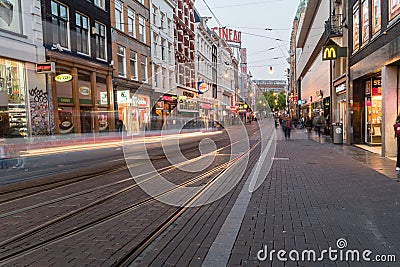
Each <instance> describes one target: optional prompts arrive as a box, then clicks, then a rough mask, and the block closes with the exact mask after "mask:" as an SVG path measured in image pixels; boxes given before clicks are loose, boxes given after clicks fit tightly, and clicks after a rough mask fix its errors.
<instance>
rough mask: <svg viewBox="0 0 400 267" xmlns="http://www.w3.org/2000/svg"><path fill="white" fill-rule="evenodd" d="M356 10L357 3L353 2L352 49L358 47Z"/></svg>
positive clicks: (358, 20)
mask: <svg viewBox="0 0 400 267" xmlns="http://www.w3.org/2000/svg"><path fill="white" fill-rule="evenodd" d="M358 11H359V7H358V4H355V5H354V6H353V51H357V50H358V48H359V47H360V43H359V42H360V41H359V40H360V39H359V36H360V17H359V14H358Z"/></svg>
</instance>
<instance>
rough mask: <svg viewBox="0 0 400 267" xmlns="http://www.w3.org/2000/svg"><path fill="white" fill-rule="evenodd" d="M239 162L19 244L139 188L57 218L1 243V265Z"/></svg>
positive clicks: (118, 193)
mask: <svg viewBox="0 0 400 267" xmlns="http://www.w3.org/2000/svg"><path fill="white" fill-rule="evenodd" d="M237 160H238V158H235V159H233V160H231V161H228V162H226V163H224V164H220V165H218V166H217V167H215V168H213V169H211V170H209V171H208V172H206V173H203V174H201V175H197V176H196V177H194V178H192V179H190V180H188V181H185V182H183V183H181V184H178V185H176V186H174V187H173V188H172V189H170V190H167V191H165V192H162V193H160V194H158V195H156V196H154V197H147V198H145V199H144V200H141V201H139V202H137V203H135V204H133V205H130V206H128V207H126V208H124V209H122V210H120V211H117V212H114V213H111V214H109V215H107V216H104V217H101V218H98V219H95V220H93V221H91V222H88V223H86V224H83V225H78V226H77V225H75V226H74V227H72V229H68V230H66V231H63V232H61V233H60V232H59V233H57V234H56V235H54V236H52V237H50V238H44V239H46V240H43V241H40V242H36V243H34V244H32V245H29V246H27V247H24V246H21V245H19V244H17V243H18V242H19V241H23V240H24V239H26V238H28V237H32V236H34V235H36V234H38V233H40V232H42V231H43V230H45V229H48V228H49V227H50V226H52V227H54V226H55V224H57V223H58V222H62V221H65V220H67V219H72V218H73V217H74V216H76V215H77V214H79V213H82V212H83V211H85V210H87V209H89V208H91V207H94V206H98V205H100V204H102V203H104V202H106V201H107V200H109V199H111V198H114V197H116V196H118V195H120V194H122V193H124V192H127V191H129V190H132V189H133V188H137V186H138V185H137V184H135V185H132V186H130V187H127V188H125V189H123V190H120V191H118V192H115V193H114V194H112V195H109V196H107V197H106V198H103V199H100V200H97V201H95V202H93V203H91V204H89V205H86V206H85V207H82V208H80V209H79V210H75V211H73V212H71V213H68V214H65V215H64V216H61V217H59V218H56V219H54V220H52V221H49V222H47V223H45V224H42V225H40V226H38V227H36V228H35V229H32V230H30V231H28V232H25V233H22V234H20V235H18V236H15V237H13V238H11V239H8V240H6V241H4V242H1V243H0V247H1V248H2V249H3V252H2V256H0V264H6V263H8V262H9V261H12V260H13V259H16V258H19V257H22V256H24V255H26V254H29V253H30V252H32V251H35V250H37V249H40V248H42V247H44V246H47V245H50V244H52V243H54V242H57V241H59V240H62V239H64V238H67V237H70V236H72V235H76V234H78V233H80V232H83V231H85V230H87V229H89V228H92V227H95V226H97V225H99V224H101V223H103V222H106V221H108V220H113V219H117V218H118V217H119V216H121V215H123V214H126V213H128V212H130V211H133V210H135V209H138V208H140V207H143V206H144V205H146V204H151V203H152V202H154V201H157V200H156V198H158V197H163V196H165V195H168V194H172V193H174V192H176V191H177V190H178V189H180V188H181V187H182V186H190V185H192V184H194V183H196V182H199V181H201V180H203V179H206V178H208V177H210V176H211V175H213V174H216V176H215V177H218V175H219V174H220V173H222V172H223V171H224V170H226V169H227V168H228V166H230V165H232V164H233V163H234V162H236V161H237ZM149 179H150V178H149ZM214 179H215V178H214ZM42 238H43V237H42ZM40 239H41V238H36V239H35V240H40ZM10 245H14V247H18V248H20V249H19V250H18V249H16V250H14V251H12V252H10V253H7V252H6V251H4V249H5V248H6V247H7V246H10ZM21 247H22V249H21Z"/></svg>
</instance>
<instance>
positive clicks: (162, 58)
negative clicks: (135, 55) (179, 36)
mask: <svg viewBox="0 0 400 267" xmlns="http://www.w3.org/2000/svg"><path fill="white" fill-rule="evenodd" d="M166 50H167V49H166V47H165V39H161V60H165V59H166V56H165V51H166Z"/></svg>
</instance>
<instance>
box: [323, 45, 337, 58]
mask: <svg viewBox="0 0 400 267" xmlns="http://www.w3.org/2000/svg"><path fill="white" fill-rule="evenodd" d="M337 50H338V47H337V46H336V45H328V46H324V47H323V48H322V60H332V59H336V58H337V57H338V55H337V52H338V51H337Z"/></svg>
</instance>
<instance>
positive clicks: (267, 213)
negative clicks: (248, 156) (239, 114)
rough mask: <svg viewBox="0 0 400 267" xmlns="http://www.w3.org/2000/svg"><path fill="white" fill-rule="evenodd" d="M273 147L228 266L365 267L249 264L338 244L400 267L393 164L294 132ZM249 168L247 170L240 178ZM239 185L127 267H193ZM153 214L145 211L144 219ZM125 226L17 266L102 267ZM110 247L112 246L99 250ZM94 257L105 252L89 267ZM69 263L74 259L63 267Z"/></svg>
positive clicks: (131, 223)
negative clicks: (261, 255)
mask: <svg viewBox="0 0 400 267" xmlns="http://www.w3.org/2000/svg"><path fill="white" fill-rule="evenodd" d="M250 127H253V126H250ZM277 138H278V140H277V148H276V155H275V161H274V163H273V165H272V168H271V170H270V172H269V173H268V174H266V173H265V174H264V175H266V176H267V178H266V180H265V181H264V182H263V184H262V185H261V186H260V188H258V190H256V191H255V192H253V194H252V197H251V199H250V202H249V205H248V206H247V209H246V212H245V215H244V217H243V218H236V219H237V220H242V222H241V227H240V230H239V233H238V235H237V237H236V240H235V243H234V244H233V248H232V250H231V251H226V253H229V254H230V257H229V261H228V263H227V265H228V266H307V267H308V266H365V265H366V263H365V262H351V261H348V262H344V261H328V260H325V261H322V262H303V261H299V262H295V261H287V262H282V261H278V260H277V258H276V253H275V254H274V255H275V257H274V258H273V261H272V262H271V261H270V260H269V259H268V260H265V261H260V260H259V259H258V258H257V254H258V252H259V251H260V250H261V249H264V248H265V246H267V248H268V250H269V251H271V250H272V249H275V250H276V251H278V250H285V251H287V252H289V251H290V250H297V251H299V252H300V253H301V251H302V250H305V249H307V250H315V251H316V252H317V253H319V252H321V251H322V250H325V249H328V248H329V247H332V248H333V249H337V244H336V242H337V240H338V239H339V238H344V239H345V240H346V241H347V244H348V245H347V247H346V248H345V249H357V250H360V251H361V252H362V251H363V250H365V249H369V250H371V251H372V252H373V255H377V254H381V255H395V256H396V259H397V262H395V263H393V262H391V263H390V262H387V263H379V264H378V263H376V262H375V263H371V264H370V266H400V252H399V250H400V228H399V225H400V209H399V205H400V182H397V176H396V174H395V171H394V169H395V162H394V161H392V160H389V159H386V158H382V157H380V156H379V155H377V154H373V153H370V152H367V151H364V150H361V149H359V148H355V147H352V146H346V145H333V144H331V143H330V142H329V140H328V139H326V138H318V136H316V135H315V133H311V134H307V133H306V132H305V131H303V130H295V131H292V138H291V139H290V140H285V139H284V138H283V134H282V131H281V130H280V129H278V130H277ZM259 152H260V151H256V152H255V153H254V155H252V157H253V159H255V158H257V157H258V156H259ZM251 168H252V167H251V166H248V168H247V170H246V174H247V175H249V174H250V172H251ZM243 184H244V182H242V183H240V184H239V186H238V187H236V188H235V189H234V190H232V191H231V192H229V194H227V195H226V196H225V197H223V198H221V199H219V200H218V201H215V202H213V203H211V204H208V205H205V206H202V207H198V208H191V209H188V210H187V211H186V212H185V213H184V215H183V216H182V217H181V218H179V219H178V220H177V221H176V222H175V223H174V224H173V225H172V226H171V227H169V228H168V229H167V231H165V232H164V233H163V234H162V235H161V236H160V237H159V238H158V239H157V240H156V241H155V242H153V243H152V244H151V245H150V247H149V248H148V249H147V250H146V251H145V253H144V254H143V255H141V258H139V260H138V261H136V262H135V265H136V264H137V265H139V266H201V265H202V263H203V261H204V259H205V258H206V256H207V254H208V251H209V249H210V247H211V246H212V244H213V242H214V240H215V238H216V236H217V235H218V233H219V231H220V229H221V227H222V225H223V224H224V222H225V220H226V218H227V217H228V214H229V212H230V210H231V208H232V207H233V205H234V203H235V201H236V199H237V197H238V195H239V193H240V191H241V190H242V186H243ZM244 208H246V207H244ZM152 212H153V211H152V209H151V208H150V209H148V210H147V211H146V213H152ZM139 217H140V215H139ZM143 218H144V217H143ZM133 219H134V218H125V219H124V222H125V223H126V226H127V227H126V229H123V228H116V227H115V225H112V224H105V225H104V227H102V229H96V230H97V232H95V231H91V232H90V236H87V237H85V238H84V239H79V240H75V241H76V242H75V241H74V240H71V241H72V242H73V243H74V244H70V245H68V246H66V244H65V243H64V244H62V243H60V244H58V245H53V246H51V247H49V248H46V249H45V250H42V251H41V252H42V253H37V254H36V256H38V257H31V258H27V259H24V265H26V266H83V265H84V266H111V265H112V261H110V258H109V257H107V255H115V254H123V253H124V251H116V249H115V248H116V247H118V246H113V245H112V243H113V242H115V243H116V244H118V243H119V242H121V241H122V240H124V238H123V237H122V236H129V235H133V234H134V233H133V232H134V231H132V232H131V233H130V230H129V229H131V230H134V229H135V224H136V223H137V222H138V221H139V222H140V218H138V217H137V218H136V219H135V220H133ZM137 219H139V220H137ZM161 219H162V218H154V220H161ZM139 228H140V227H139ZM139 228H137V229H139ZM88 234H89V233H88ZM136 234H138V233H136ZM142 234H145V232H143V233H142ZM110 239H111V240H112V242H107V241H106V240H110ZM128 239H129V238H128ZM98 249H103V250H104V249H105V250H107V251H108V252H107V253H104V255H103V257H97V256H95V255H97V254H98V253H96V250H98ZM57 251H59V252H57ZM73 254H75V255H79V254H81V257H78V258H76V257H72V258H73V259H72V260H71V259H69V260H70V261H69V262H66V261H65V259H66V258H71V257H70V256H72V255H73ZM57 255H59V256H57ZM65 256H67V257H65ZM82 264H83V265H82Z"/></svg>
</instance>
